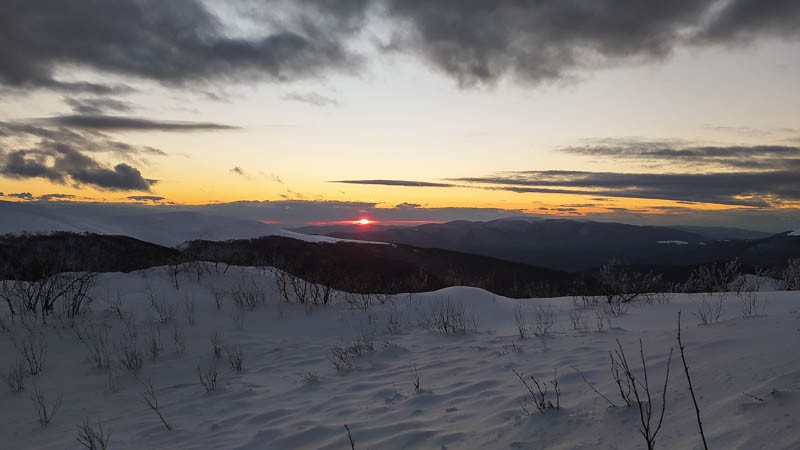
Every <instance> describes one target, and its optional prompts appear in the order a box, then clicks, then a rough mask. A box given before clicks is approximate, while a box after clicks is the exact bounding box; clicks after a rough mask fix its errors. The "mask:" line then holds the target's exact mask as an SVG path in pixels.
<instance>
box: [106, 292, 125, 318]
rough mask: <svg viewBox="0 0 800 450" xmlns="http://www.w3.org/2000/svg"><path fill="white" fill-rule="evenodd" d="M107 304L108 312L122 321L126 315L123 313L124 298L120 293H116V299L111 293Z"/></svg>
mask: <svg viewBox="0 0 800 450" xmlns="http://www.w3.org/2000/svg"><path fill="white" fill-rule="evenodd" d="M106 304H107V305H108V311H109V312H111V314H113V315H114V317H116V318H117V319H119V320H122V318H123V317H124V313H123V312H122V297H120V295H119V291H117V292H116V295H115V296H114V297H111V293H109V294H108V295H107V296H106Z"/></svg>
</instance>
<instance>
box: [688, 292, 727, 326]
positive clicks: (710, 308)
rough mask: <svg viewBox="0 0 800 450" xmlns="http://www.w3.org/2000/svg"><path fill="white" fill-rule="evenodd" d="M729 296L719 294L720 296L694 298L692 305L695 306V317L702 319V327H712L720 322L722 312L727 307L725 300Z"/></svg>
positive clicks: (709, 295) (711, 295)
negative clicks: (711, 325)
mask: <svg viewBox="0 0 800 450" xmlns="http://www.w3.org/2000/svg"><path fill="white" fill-rule="evenodd" d="M726 297H727V294H726V293H725V292H719V293H718V294H713V293H711V294H699V295H697V296H693V297H692V303H694V306H695V314H694V315H695V316H696V317H697V318H698V319H700V323H701V324H702V325H710V324H715V323H717V322H719V319H720V317H721V316H722V310H723V309H724V307H725V299H726Z"/></svg>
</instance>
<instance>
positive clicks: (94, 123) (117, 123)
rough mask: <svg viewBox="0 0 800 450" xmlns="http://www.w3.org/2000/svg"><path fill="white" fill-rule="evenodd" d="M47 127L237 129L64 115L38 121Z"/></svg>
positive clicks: (152, 129) (180, 129) (196, 124)
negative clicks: (47, 125)
mask: <svg viewBox="0 0 800 450" xmlns="http://www.w3.org/2000/svg"><path fill="white" fill-rule="evenodd" d="M38 121H39V122H42V123H46V124H49V125H55V126H61V127H72V128H80V129H86V130H102V131H178V132H180V131H220V130H235V129H238V128H237V127H233V126H230V125H222V124H218V123H208V122H176V121H164V120H152V119H145V118H140V117H126V116H106V115H99V114H96V115H84V114H76V115H65V116H55V117H47V118H43V119H38Z"/></svg>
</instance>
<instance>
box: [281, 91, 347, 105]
mask: <svg viewBox="0 0 800 450" xmlns="http://www.w3.org/2000/svg"><path fill="white" fill-rule="evenodd" d="M281 98H282V99H283V100H287V101H292V102H300V103H306V104H309V105H311V106H319V107H323V106H339V101H338V100H336V99H335V98H330V97H326V96H324V95H322V94H318V93H316V92H305V93H302V92H289V93H288V94H286V95H284V96H283V97H281Z"/></svg>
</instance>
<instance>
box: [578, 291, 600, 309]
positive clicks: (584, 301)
mask: <svg viewBox="0 0 800 450" xmlns="http://www.w3.org/2000/svg"><path fill="white" fill-rule="evenodd" d="M571 302H572V309H591V308H595V307H597V305H599V304H600V298H599V297H597V296H593V295H584V294H581V295H573V296H572V299H571Z"/></svg>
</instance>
